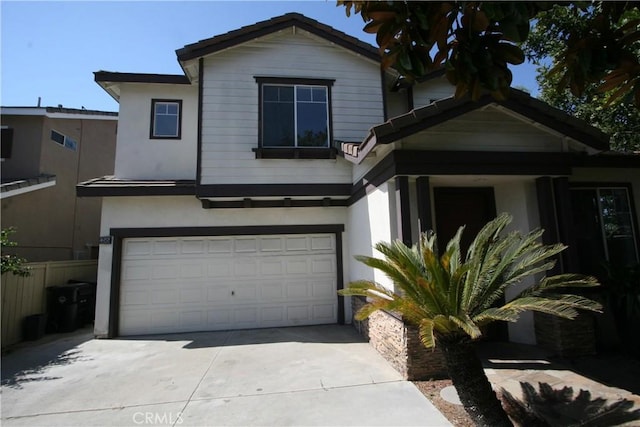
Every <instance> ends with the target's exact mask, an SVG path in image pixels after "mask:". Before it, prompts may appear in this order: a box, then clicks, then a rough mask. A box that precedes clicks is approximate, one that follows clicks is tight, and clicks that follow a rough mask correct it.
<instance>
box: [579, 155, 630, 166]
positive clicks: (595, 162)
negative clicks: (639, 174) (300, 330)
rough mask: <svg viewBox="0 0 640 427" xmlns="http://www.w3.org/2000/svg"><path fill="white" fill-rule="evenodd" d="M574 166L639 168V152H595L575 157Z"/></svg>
mask: <svg viewBox="0 0 640 427" xmlns="http://www.w3.org/2000/svg"><path fill="white" fill-rule="evenodd" d="M574 166H575V167H578V168H590V167H600V168H639V169H640V154H597V155H594V156H587V155H584V156H579V157H576V159H575V162H574Z"/></svg>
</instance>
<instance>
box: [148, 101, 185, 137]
mask: <svg viewBox="0 0 640 427" xmlns="http://www.w3.org/2000/svg"><path fill="white" fill-rule="evenodd" d="M181 128H182V100H164V99H152V100H151V132H150V134H151V135H150V138H151V139H180V137H181V130H182V129H181Z"/></svg>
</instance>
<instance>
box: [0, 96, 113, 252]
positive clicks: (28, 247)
mask: <svg viewBox="0 0 640 427" xmlns="http://www.w3.org/2000/svg"><path fill="white" fill-rule="evenodd" d="M1 114H2V118H1V127H2V164H1V166H0V167H1V168H2V187H1V189H2V192H1V193H0V197H1V202H2V228H3V229H4V228H8V227H15V228H16V234H14V235H13V236H12V240H15V241H16V242H18V244H19V245H18V246H16V247H15V248H12V251H13V252H15V253H16V254H18V255H20V256H22V257H24V258H26V259H27V260H28V261H58V260H72V259H89V258H97V253H98V251H97V248H98V237H99V235H100V234H99V230H100V211H101V200H100V199H80V198H77V197H76V194H75V186H76V185H77V184H78V183H79V182H81V181H86V180H87V179H91V178H95V177H97V176H104V175H108V174H112V173H113V164H114V157H115V143H116V128H117V124H118V121H117V120H118V114H117V113H112V112H104V111H90V110H84V109H82V110H79V109H72V108H62V107H2V110H1Z"/></svg>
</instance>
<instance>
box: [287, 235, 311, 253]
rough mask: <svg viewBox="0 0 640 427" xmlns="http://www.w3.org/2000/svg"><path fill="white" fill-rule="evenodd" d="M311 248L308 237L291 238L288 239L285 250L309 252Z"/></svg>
mask: <svg viewBox="0 0 640 427" xmlns="http://www.w3.org/2000/svg"><path fill="white" fill-rule="evenodd" d="M309 246H310V245H309V238H308V237H306V236H291V237H287V238H286V243H285V248H286V251H287V252H300V251H308V250H309Z"/></svg>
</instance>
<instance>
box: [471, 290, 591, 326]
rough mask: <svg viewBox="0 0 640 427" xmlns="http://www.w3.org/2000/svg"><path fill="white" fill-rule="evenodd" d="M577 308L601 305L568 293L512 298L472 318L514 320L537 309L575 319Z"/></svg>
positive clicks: (585, 308)
mask: <svg viewBox="0 0 640 427" xmlns="http://www.w3.org/2000/svg"><path fill="white" fill-rule="evenodd" d="M578 309H580V310H589V311H595V312H600V310H601V306H600V304H598V303H597V302H595V301H592V300H590V299H588V298H584V297H581V296H578V295H570V294H559V295H552V296H547V297H523V298H517V299H514V300H512V301H510V302H508V303H507V304H505V305H503V306H502V307H498V308H490V309H487V310H485V311H484V312H482V313H480V314H479V315H477V316H474V318H473V320H474V321H475V322H478V323H482V324H484V323H487V320H506V321H509V322H514V321H516V320H518V316H519V315H520V313H522V312H524V311H538V312H542V313H547V314H552V315H554V316H558V317H563V318H565V319H575V318H576V317H577V316H578Z"/></svg>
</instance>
